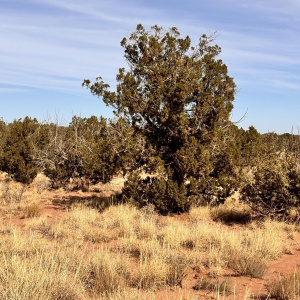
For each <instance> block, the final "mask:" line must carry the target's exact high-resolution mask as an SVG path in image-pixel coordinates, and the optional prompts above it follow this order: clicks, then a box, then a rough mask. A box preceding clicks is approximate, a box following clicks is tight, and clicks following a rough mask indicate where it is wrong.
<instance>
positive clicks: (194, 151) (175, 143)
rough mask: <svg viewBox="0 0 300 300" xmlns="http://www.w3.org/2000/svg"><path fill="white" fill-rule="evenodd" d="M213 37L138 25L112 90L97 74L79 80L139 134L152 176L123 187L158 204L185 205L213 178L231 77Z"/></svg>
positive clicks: (226, 120) (167, 206) (231, 97)
mask: <svg viewBox="0 0 300 300" xmlns="http://www.w3.org/2000/svg"><path fill="white" fill-rule="evenodd" d="M213 41H214V36H207V35H202V36H201V38H200V39H199V42H198V43H196V44H195V45H194V44H193V43H192V41H191V38H190V37H189V36H186V37H184V38H181V37H180V33H179V31H178V30H177V28H175V27H173V28H171V29H169V30H164V29H163V28H161V27H158V26H153V27H151V29H150V30H149V31H147V30H146V29H145V28H144V27H143V26H142V25H138V26H137V28H136V30H135V31H134V32H132V34H131V35H130V36H129V37H128V38H124V39H123V40H122V42H121V46H122V47H123V48H124V52H125V59H126V61H127V63H128V67H129V68H128V69H125V68H120V69H119V73H118V74H117V76H116V79H117V83H118V84H117V88H116V91H110V90H109V85H108V84H106V83H104V81H103V80H102V78H101V77H98V78H97V79H96V82H94V83H91V81H90V80H84V82H83V86H86V87H88V88H89V89H90V91H91V92H92V93H93V94H94V95H97V96H100V97H102V99H103V101H104V102H105V103H106V104H107V105H109V106H112V107H113V108H114V110H115V114H116V115H117V116H119V117H122V118H124V119H125V120H126V121H127V123H128V124H130V125H131V126H132V127H133V128H134V130H135V132H136V133H141V134H142V135H143V137H144V138H145V144H146V147H147V148H148V149H151V151H149V153H152V159H149V160H145V161H144V163H145V164H146V167H149V166H151V167H153V166H154V167H156V168H152V172H156V174H157V176H156V177H151V178H150V177H149V178H148V179H146V180H144V181H143V182H141V181H140V182H136V183H134V182H132V183H130V181H129V182H128V184H127V187H125V188H127V191H131V192H132V196H133V198H136V199H138V201H139V202H143V201H145V200H147V201H151V202H153V203H154V204H155V205H156V206H157V207H158V208H159V209H160V210H161V211H169V210H173V211H181V210H184V209H186V204H187V201H188V197H189V196H191V195H192V194H193V193H195V192H196V193H202V194H203V195H204V194H207V193H208V190H212V188H211V187H212V186H216V185H218V183H217V181H218V176H219V174H217V173H216V172H215V167H214V165H215V159H216V157H218V155H219V154H220V153H221V152H222V150H223V149H224V142H225V141H226V128H228V127H229V126H230V124H231V123H230V113H231V110H232V108H233V100H234V95H235V83H234V81H233V78H232V77H230V76H228V74H227V66H226V65H225V64H224V63H223V62H222V60H221V59H218V55H219V54H220V52H221V48H220V47H219V46H218V45H212V43H213ZM155 169H159V170H160V171H159V172H158V171H157V170H155ZM135 179H136V177H135ZM187 181H189V182H190V184H186V182H187ZM137 186H139V188H136V187H137ZM138 190H141V192H140V193H139V194H138ZM134 194H135V195H134ZM137 194H138V195H137ZM145 198H149V199H145ZM150 198H151V199H150Z"/></svg>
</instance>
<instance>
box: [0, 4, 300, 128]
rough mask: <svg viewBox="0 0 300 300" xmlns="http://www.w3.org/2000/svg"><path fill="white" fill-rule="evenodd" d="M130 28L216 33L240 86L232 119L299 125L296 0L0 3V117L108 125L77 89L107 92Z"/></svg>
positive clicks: (299, 10) (102, 110)
mask: <svg viewBox="0 0 300 300" xmlns="http://www.w3.org/2000/svg"><path fill="white" fill-rule="evenodd" d="M138 23H142V24H143V25H144V26H145V27H150V26H152V25H154V24H157V25H160V26H163V27H173V26H176V27H178V29H179V31H180V32H181V34H182V36H185V35H187V34H188V35H190V37H191V38H192V40H193V41H194V42H195V43H196V42H197V41H198V39H199V37H200V36H201V35H202V34H203V33H210V32H214V31H217V35H218V38H217V40H216V42H217V44H218V45H219V46H221V48H222V54H221V58H222V59H223V61H224V63H225V64H226V65H227V66H228V70H229V75H230V76H232V77H234V79H235V82H236V84H237V87H238V93H237V95H236V100H235V108H234V111H233V114H232V121H237V120H239V119H240V118H241V117H242V116H243V115H244V114H245V112H247V114H246V117H245V118H244V120H243V121H242V122H241V123H240V126H242V127H244V128H248V126H250V125H254V126H255V127H256V128H257V129H258V130H259V131H260V132H262V133H263V132H268V131H275V132H277V133H284V132H291V130H292V128H293V130H294V132H298V127H300V117H299V116H300V69H299V67H300V1H299V0H252V1H249V0H206V1H204V0H189V1H179V0H173V1H169V0H168V1H163V0H160V1H158V0H153V1H132V0H126V1H124V0H123V1H122V0H110V1H102V0H86V1H82V0H80V1H79V0H25V1H24V0H0V45H1V46H0V104H1V106H0V117H3V119H4V120H5V121H9V122H10V121H12V120H13V119H15V118H23V117H25V116H26V115H29V116H31V117H37V118H38V119H39V120H40V121H42V120H44V119H49V118H50V119H52V120H53V119H55V118H57V117H58V118H59V119H60V120H61V121H62V122H65V123H68V122H69V121H70V120H71V118H72V115H80V116H82V117H89V116H91V115H97V116H100V115H103V116H105V117H112V110H111V109H110V108H108V107H106V106H105V105H104V104H103V103H102V101H101V99H99V98H97V97H95V96H93V95H92V94H91V93H89V92H88V90H86V89H84V88H82V87H81V83H82V81H83V79H90V80H94V79H95V78H96V77H97V76H100V75H101V76H102V78H103V79H104V81H105V82H107V83H109V84H110V85H111V87H112V89H114V88H115V85H116V82H115V75H116V74H117V72H118V68H119V67H122V66H124V67H126V62H125V60H124V58H123V49H122V47H121V46H120V41H121V40H122V38H123V37H124V36H128V35H129V34H130V32H131V31H133V30H134V29H135V27H136V25H137V24H138Z"/></svg>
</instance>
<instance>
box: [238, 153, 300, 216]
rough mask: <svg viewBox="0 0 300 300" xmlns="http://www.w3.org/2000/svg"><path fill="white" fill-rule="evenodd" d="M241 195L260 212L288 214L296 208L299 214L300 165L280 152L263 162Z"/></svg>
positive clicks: (265, 213) (273, 214)
mask: <svg viewBox="0 0 300 300" xmlns="http://www.w3.org/2000/svg"><path fill="white" fill-rule="evenodd" d="M241 199H242V200H243V201H244V202H246V203H247V204H249V205H250V206H251V208H252V209H253V210H254V211H256V212H258V213H259V214H262V215H265V216H267V215H268V216H282V217H287V216H288V215H289V214H290V212H291V210H292V209H294V210H296V211H297V212H298V214H299V201H300V169H299V165H298V162H297V161H295V160H294V159H293V158H290V160H289V161H285V160H283V159H282V158H281V157H279V156H277V157H276V158H275V159H270V160H267V158H266V160H265V161H264V162H261V164H260V165H259V166H258V167H257V170H256V171H255V172H254V179H253V180H248V182H247V183H246V184H245V186H244V187H243V189H242V190H241Z"/></svg>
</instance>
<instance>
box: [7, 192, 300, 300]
mask: <svg viewBox="0 0 300 300" xmlns="http://www.w3.org/2000/svg"><path fill="white" fill-rule="evenodd" d="M97 195H98V196H109V193H107V195H106V194H103V193H82V192H69V193H66V192H59V191H48V192H47V193H45V194H44V196H43V199H42V201H41V203H40V206H41V207H42V215H45V216H47V218H48V219H49V221H50V222H53V223H55V222H57V221H60V220H62V219H63V218H64V217H65V216H66V214H67V209H68V206H69V200H70V199H73V198H75V199H77V200H78V199H79V200H80V199H87V198H89V197H93V196H97ZM52 200H53V201H52ZM174 218H178V219H180V220H182V221H185V220H186V219H187V218H188V214H187V213H185V214H182V215H175V216H174ZM9 220H10V222H11V223H12V224H13V225H15V226H18V227H20V228H22V227H24V224H25V220H24V219H23V218H22V215H21V213H20V214H17V215H13V216H11V217H9ZM236 229H237V227H236V226H234V227H233V228H232V230H236ZM229 230H231V229H229ZM267 246H268V245H266V247H267ZM298 267H300V233H298V234H296V238H295V239H294V240H293V241H292V245H291V254H285V255H282V257H280V258H279V259H278V260H275V261H272V262H271V263H270V264H269V268H268V270H267V272H266V273H265V275H264V277H263V278H250V277H245V276H235V275H234V274H232V272H230V271H228V272H227V271H226V270H224V274H223V278H229V282H230V287H231V288H230V293H229V294H227V295H226V296H225V295H224V296H223V294H222V292H220V296H219V297H216V293H215V292H209V291H204V290H200V291H194V290H193V289H192V287H193V286H194V285H195V283H196V282H197V280H199V279H200V278H201V277H202V276H205V275H207V274H205V271H203V270H199V269H198V268H197V267H193V266H191V267H190V271H189V274H188V277H187V279H186V280H185V281H184V283H183V287H182V288H174V289H168V290H162V291H157V300H163V299H166V298H168V299H174V300H175V299H179V298H180V299H185V295H187V294H188V293H193V294H194V295H197V297H198V299H201V300H202V299H203V300H204V299H224V300H227V299H228V300H229V299H230V300H231V299H236V300H242V299H247V298H245V293H246V290H248V291H250V293H249V297H250V299H251V298H252V299H272V298H270V297H268V291H267V288H266V285H267V284H268V283H269V282H271V281H272V279H274V278H278V275H279V273H280V274H284V273H289V272H293V271H294V270H295V268H298ZM145 293H146V292H145ZM248 299H249V298H248Z"/></svg>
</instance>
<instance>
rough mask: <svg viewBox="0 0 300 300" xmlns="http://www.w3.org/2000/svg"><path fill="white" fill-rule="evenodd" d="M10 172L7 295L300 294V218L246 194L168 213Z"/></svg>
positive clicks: (1, 234)
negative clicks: (27, 180)
mask: <svg viewBox="0 0 300 300" xmlns="http://www.w3.org/2000/svg"><path fill="white" fill-rule="evenodd" d="M123 182H124V180H123V179H122V178H115V179H114V180H113V181H112V182H111V183H110V184H106V185H97V186H92V187H91V188H90V191H89V192H82V191H76V192H70V191H67V190H63V189H59V190H51V189H49V181H48V180H47V178H46V177H44V176H42V175H39V176H38V177H37V178H36V179H35V180H34V182H33V183H32V184H31V185H30V186H24V185H21V184H19V183H16V182H13V181H12V180H9V179H8V177H7V175H5V174H4V173H3V174H1V178H0V185H1V186H0V188H1V194H0V195H1V203H2V205H1V220H0V252H1V255H0V280H1V285H0V299H32V300H33V299H187V300H190V299H236V300H240V299H300V287H299V273H298V270H297V267H298V266H300V227H299V226H298V225H297V224H296V223H291V222H283V221H280V222H279V221H276V220H271V219H268V218H265V219H261V218H258V217H256V216H255V215H254V214H253V213H252V212H251V211H250V209H249V208H248V207H247V206H246V205H244V204H241V203H240V202H239V201H238V194H235V195H234V196H233V197H231V198H229V199H227V201H226V202H225V204H224V205H221V206H219V207H215V208H214V207H209V206H202V207H195V208H192V209H191V210H190V212H189V213H184V214H179V215H167V216H162V215H158V214H157V213H156V212H155V210H154V208H153V207H152V206H151V205H148V206H146V207H144V208H143V209H137V208H135V207H133V206H131V205H129V204H124V203H118V204H116V201H115V197H114V195H115V193H116V192H118V191H119V190H120V189H121V187H122V184H123Z"/></svg>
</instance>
